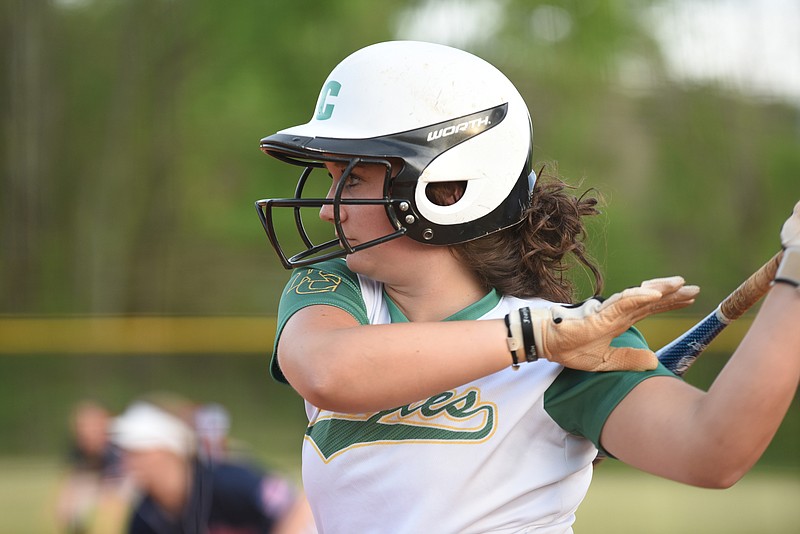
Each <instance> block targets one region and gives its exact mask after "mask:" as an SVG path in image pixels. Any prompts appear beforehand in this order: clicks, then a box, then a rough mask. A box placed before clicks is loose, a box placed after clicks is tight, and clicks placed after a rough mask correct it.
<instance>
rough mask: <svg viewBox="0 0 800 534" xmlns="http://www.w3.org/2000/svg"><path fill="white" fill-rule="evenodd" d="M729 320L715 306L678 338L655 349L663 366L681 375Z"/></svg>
mask: <svg viewBox="0 0 800 534" xmlns="http://www.w3.org/2000/svg"><path fill="white" fill-rule="evenodd" d="M730 322H731V320H730V319H728V318H727V317H725V315H723V314H722V312H721V311H720V308H719V307H717V309H715V310H714V311H712V312H711V313H709V314H708V315H707V316H706V317H705V319H703V320H702V321H700V322H699V323H698V325H697V327H695V328H692V329H691V330H689V331H688V332H686V333H685V334H683V335H682V336H680V337H679V338H677V339H675V340H674V341H672V342H671V343H669V344H668V345H665V346H664V347H662V348H660V349H659V350H657V351H656V356H657V357H658V360H659V361H660V362H661V363H662V364H664V367H666V368H667V369H669V370H670V371H672V372H673V373H675V374H676V375H678V376H682V375H683V374H684V373H685V372H686V371H687V370H688V369H689V367H690V366H691V365H692V364H693V363H694V361H695V360H696V359H697V357H698V356H699V355H700V354H701V353H702V352H703V351H704V350H706V347H707V346H708V344H709V343H711V341H712V340H713V339H714V338H715V337H717V335H718V334H719V333H720V332H722V330H723V329H724V328H725V327H726V326H728V324H729V323H730Z"/></svg>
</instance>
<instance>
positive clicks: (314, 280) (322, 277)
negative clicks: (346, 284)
mask: <svg viewBox="0 0 800 534" xmlns="http://www.w3.org/2000/svg"><path fill="white" fill-rule="evenodd" d="M341 283H342V277H341V276H339V275H336V274H331V273H326V272H325V271H319V270H316V269H306V270H305V271H300V272H298V273H297V274H296V275H295V276H294V278H292V280H291V281H290V282H289V284H288V286H287V288H286V293H287V294H288V293H297V294H298V295H309V294H313V293H333V292H334V291H336V289H337V288H338V287H339V285H340V284H341Z"/></svg>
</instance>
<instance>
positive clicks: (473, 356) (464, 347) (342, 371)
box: [279, 320, 511, 413]
mask: <svg viewBox="0 0 800 534" xmlns="http://www.w3.org/2000/svg"><path fill="white" fill-rule="evenodd" d="M505 339H506V329H505V325H504V324H503V321H502V320H490V321H464V322H438V323H400V324H388V325H370V326H353V327H351V328H341V329H333V330H328V331H325V332H321V333H315V334H314V335H306V336H304V337H303V338H302V339H297V340H293V342H292V343H291V345H290V348H289V345H287V348H286V349H283V348H281V349H280V350H279V355H280V362H281V367H282V369H283V371H284V374H285V375H286V377H287V378H288V379H289V381H290V383H291V384H292V386H293V387H294V388H295V389H296V390H297V391H298V392H299V393H300V394H301V395H302V396H303V397H304V398H305V399H306V400H308V401H309V402H311V403H312V404H314V405H315V406H318V407H320V408H324V409H328V410H334V411H342V412H348V413H361V412H370V411H376V410H383V409H388V408H393V407H396V406H401V405H404V404H409V403H412V402H416V401H418V400H421V399H424V398H427V397H429V396H431V395H435V394H437V393H440V392H442V391H447V390H449V389H453V388H455V387H458V386H460V385H463V384H465V383H468V382H470V381H473V380H476V379H478V378H481V377H484V376H488V375H490V374H492V373H494V372H497V371H499V370H501V369H503V368H505V367H508V366H509V365H510V364H511V355H510V353H509V350H508V347H507V345H506V342H505Z"/></svg>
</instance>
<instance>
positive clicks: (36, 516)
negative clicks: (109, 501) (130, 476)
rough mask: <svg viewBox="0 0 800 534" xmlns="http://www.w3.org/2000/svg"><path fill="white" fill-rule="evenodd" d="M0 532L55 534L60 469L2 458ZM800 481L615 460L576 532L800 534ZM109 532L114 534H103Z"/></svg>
mask: <svg viewBox="0 0 800 534" xmlns="http://www.w3.org/2000/svg"><path fill="white" fill-rule="evenodd" d="M0 473H2V476H0V532H4V533H6V532H8V533H14V534H56V531H55V526H54V522H53V514H52V505H53V501H54V497H55V492H56V488H57V483H58V480H59V474H60V464H59V463H58V462H57V461H55V460H53V459H48V458H34V457H0ZM799 503H800V477H798V476H797V474H796V473H789V474H786V473H780V472H773V471H770V470H763V469H762V470H756V471H754V472H751V473H750V474H748V475H747V476H746V477H745V478H744V479H743V480H741V481H740V482H739V483H738V484H737V485H735V486H734V487H733V488H731V489H728V490H722V491H720V490H705V489H698V488H692V487H688V486H684V485H682V484H678V483H675V482H669V481H666V480H662V479H658V478H656V477H653V476H650V475H646V474H643V473H638V472H635V471H633V470H632V469H630V468H628V467H626V466H624V465H622V464H618V463H615V462H612V461H606V462H604V463H603V464H602V465H601V466H600V467H599V468H598V470H597V472H596V473H595V477H594V482H593V483H592V487H591V489H590V490H589V494H588V496H587V498H586V500H585V501H584V504H583V505H582V506H581V508H580V509H579V510H578V520H577V522H576V524H575V532H576V534H598V533H614V534H627V533H636V534H641V533H647V534H661V533H663V534H683V533H691V534H696V533H700V534H739V533H741V534H760V533H763V532H768V533H770V534H782V533H786V534H790V533H795V532H797V531H798V530H800V529H799V528H798V527H800V505H799ZM103 534H114V533H103Z"/></svg>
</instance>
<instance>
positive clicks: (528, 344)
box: [519, 308, 539, 362]
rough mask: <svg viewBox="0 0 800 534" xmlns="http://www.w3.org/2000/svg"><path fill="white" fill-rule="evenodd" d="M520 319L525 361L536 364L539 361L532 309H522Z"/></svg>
mask: <svg viewBox="0 0 800 534" xmlns="http://www.w3.org/2000/svg"><path fill="white" fill-rule="evenodd" d="M519 318H520V321H521V322H522V341H523V345H524V348H525V361H528V362H535V361H536V360H538V359H539V355H538V354H537V353H536V343H535V342H534V340H533V321H531V309H530V308H520V309H519Z"/></svg>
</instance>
